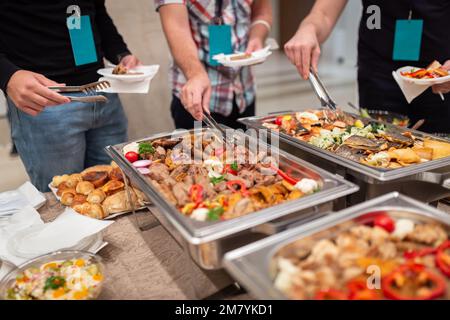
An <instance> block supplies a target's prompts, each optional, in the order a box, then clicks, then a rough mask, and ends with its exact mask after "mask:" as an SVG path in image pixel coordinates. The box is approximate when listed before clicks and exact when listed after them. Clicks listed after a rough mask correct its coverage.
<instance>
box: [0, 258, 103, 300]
mask: <svg viewBox="0 0 450 320" xmlns="http://www.w3.org/2000/svg"><path fill="white" fill-rule="evenodd" d="M103 280H104V275H103V271H102V269H101V266H100V265H99V264H97V263H95V262H93V261H91V260H90V259H83V258H78V259H71V260H57V261H51V262H47V263H45V264H42V265H41V266H39V267H30V268H28V269H26V270H24V271H23V272H22V273H19V274H18V275H17V276H16V279H15V281H14V282H13V283H12V284H11V286H10V287H9V288H8V289H7V292H6V297H4V298H6V299H8V300H89V299H95V298H96V297H97V296H98V294H99V292H100V290H101V286H102V283H103Z"/></svg>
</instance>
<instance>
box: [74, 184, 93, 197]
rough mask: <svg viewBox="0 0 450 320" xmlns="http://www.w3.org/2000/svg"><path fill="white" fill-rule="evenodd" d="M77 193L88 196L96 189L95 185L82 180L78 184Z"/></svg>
mask: <svg viewBox="0 0 450 320" xmlns="http://www.w3.org/2000/svg"><path fill="white" fill-rule="evenodd" d="M76 190H77V193H80V194H83V195H85V196H87V195H88V194H89V193H91V192H92V191H94V190H95V186H94V185H93V184H92V183H90V182H89V181H81V182H80V183H78V184H77V188H76Z"/></svg>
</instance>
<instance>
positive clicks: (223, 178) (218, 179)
mask: <svg viewBox="0 0 450 320" xmlns="http://www.w3.org/2000/svg"><path fill="white" fill-rule="evenodd" d="M209 181H210V182H211V183H212V184H213V185H216V184H218V183H221V182H222V181H225V177H224V176H220V177H213V178H211V179H210V180H209Z"/></svg>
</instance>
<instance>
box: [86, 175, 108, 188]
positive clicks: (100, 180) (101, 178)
mask: <svg viewBox="0 0 450 320" xmlns="http://www.w3.org/2000/svg"><path fill="white" fill-rule="evenodd" d="M83 180H84V181H89V182H91V183H92V184H93V185H94V187H95V188H100V187H102V186H103V185H105V183H106V182H107V181H108V172H107V171H92V172H87V173H84V174H83Z"/></svg>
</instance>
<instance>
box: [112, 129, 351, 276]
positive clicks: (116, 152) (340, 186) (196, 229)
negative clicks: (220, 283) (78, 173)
mask: <svg viewBox="0 0 450 320" xmlns="http://www.w3.org/2000/svg"><path fill="white" fill-rule="evenodd" d="M190 133H194V131H190ZM185 134H186V131H185V132H184V133H180V134H179V136H180V137H181V136H182V135H185ZM241 135H242V133H241ZM242 136H243V137H245V138H246V139H249V140H247V141H253V143H256V142H257V140H256V138H252V137H248V136H245V135H242ZM169 137H171V138H176V137H177V135H174V134H173V133H170V134H168V133H163V134H156V135H152V136H150V137H148V138H146V139H140V140H138V141H135V142H142V141H152V140H156V139H160V138H169ZM250 143H251V142H250ZM127 144H128V143H124V144H120V145H116V146H109V147H107V148H106V150H107V152H108V154H109V155H110V156H111V157H112V159H113V160H114V161H115V162H116V163H117V164H118V165H119V166H120V167H121V168H122V170H123V171H124V173H125V174H126V175H127V176H128V177H129V178H130V179H131V181H132V182H133V183H134V184H136V185H137V186H138V187H139V188H140V189H141V190H142V191H143V192H144V193H145V194H146V195H147V196H148V197H149V199H150V200H151V201H152V202H153V203H154V205H155V206H156V207H157V209H158V210H152V208H149V209H151V211H152V213H153V214H154V215H155V216H156V218H157V219H158V220H159V221H160V222H161V224H162V225H163V226H164V227H165V228H166V229H167V230H168V231H169V232H170V233H171V235H172V236H173V237H174V238H175V239H176V240H177V241H178V242H179V243H180V244H181V245H182V246H183V247H184V248H185V249H186V250H188V251H189V252H190V254H191V256H192V258H193V259H194V261H196V262H197V263H198V264H199V265H200V266H201V267H202V268H204V269H220V268H222V260H223V256H224V254H225V253H226V252H228V251H230V250H232V249H235V248H238V247H241V246H243V245H245V244H248V243H251V242H253V241H256V240H258V239H261V238H263V237H266V236H267V235H269V234H273V233H276V232H278V230H280V229H281V228H283V226H284V225H287V224H290V222H292V220H294V221H297V223H302V222H304V221H306V220H311V219H314V218H317V217H319V216H321V215H322V214H323V213H324V212H327V211H329V210H330V209H331V208H333V207H335V206H337V205H339V203H338V201H339V198H342V197H345V196H346V195H348V194H350V193H352V192H356V191H357V190H358V188H357V187H356V186H355V185H354V184H352V183H349V182H347V181H345V180H344V179H342V178H341V177H339V176H337V175H333V174H330V173H328V172H326V171H324V170H322V169H320V168H318V167H315V166H313V165H311V164H309V163H307V162H305V161H303V160H301V159H298V158H296V157H294V156H292V155H289V154H287V153H285V152H282V151H278V150H277V151H275V153H278V154H279V161H280V167H281V168H282V169H283V168H286V167H289V169H290V170H293V172H299V173H300V172H301V174H303V175H304V176H310V177H320V179H321V180H322V183H323V187H322V190H321V191H319V192H316V193H314V194H312V195H308V196H305V197H302V198H300V199H297V200H293V201H288V202H284V203H282V204H279V205H276V206H273V207H270V208H267V209H264V210H260V211H257V212H254V213H252V214H249V215H246V216H243V217H239V218H235V219H232V220H228V221H218V222H200V221H195V220H193V219H190V218H189V217H186V216H184V215H183V214H181V213H180V212H179V211H178V209H177V208H176V207H175V206H173V205H172V204H170V203H169V202H168V201H167V200H166V199H165V198H164V197H163V196H162V195H161V194H160V192H159V191H158V190H157V189H156V188H155V187H154V186H153V185H152V184H150V183H149V180H148V179H147V178H146V177H145V176H143V175H142V174H140V173H139V172H138V171H137V170H136V169H135V168H134V167H133V166H132V165H131V164H130V163H129V162H128V161H127V160H126V159H125V157H124V155H123V152H122V149H123V147H124V146H125V145H127ZM265 146H266V147H267V150H269V146H267V145H265ZM272 154H273V152H272Z"/></svg>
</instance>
